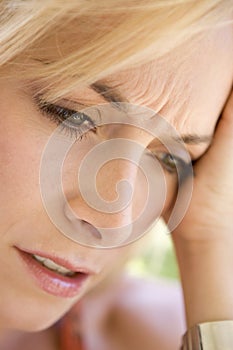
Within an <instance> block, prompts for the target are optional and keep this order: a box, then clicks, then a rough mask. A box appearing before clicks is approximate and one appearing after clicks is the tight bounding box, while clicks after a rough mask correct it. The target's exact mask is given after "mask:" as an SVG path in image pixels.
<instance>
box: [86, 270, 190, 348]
mask: <svg viewBox="0 0 233 350" xmlns="http://www.w3.org/2000/svg"><path fill="white" fill-rule="evenodd" d="M81 313H82V329H83V331H84V333H85V337H86V343H87V344H89V346H88V350H92V349H95V350H100V349H101V350H103V349H105V346H104V344H107V345H106V349H107V348H108V349H109V348H111V349H112V350H113V349H114V350H123V349H127V350H131V349H134V350H137V349H138V350H139V349H140V350H141V349H142V348H143V349H144V350H155V349H159V350H172V349H174V350H175V349H178V348H179V346H180V342H181V336H182V334H183V333H184V330H185V321H184V307H183V301H182V292H181V287H180V285H179V283H177V282H170V281H166V280H154V279H147V278H135V277H130V276H126V275H125V276H121V278H119V279H117V281H115V282H114V283H112V284H111V285H109V286H108V287H105V288H103V289H101V290H99V292H98V293H92V294H90V295H89V296H88V297H86V298H84V299H83V301H82V302H81ZM90 338H92V340H91V339H90ZM94 339H95V341H94ZM109 342H110V343H109ZM92 343H93V347H92V346H91V344H92ZM94 343H95V346H94ZM98 343H101V345H100V347H99V348H98V347H96V346H97V344H98ZM109 346H110V347H109Z"/></svg>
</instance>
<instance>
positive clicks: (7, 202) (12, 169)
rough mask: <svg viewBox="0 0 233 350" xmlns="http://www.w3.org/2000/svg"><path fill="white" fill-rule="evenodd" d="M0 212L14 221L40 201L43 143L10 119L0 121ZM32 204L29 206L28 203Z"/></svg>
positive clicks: (3, 216) (4, 217)
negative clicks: (40, 167) (40, 168)
mask: <svg viewBox="0 0 233 350" xmlns="http://www.w3.org/2000/svg"><path fill="white" fill-rule="evenodd" d="M0 127H1V138H0V163H1V168H0V181H1V194H0V196H1V215H2V218H3V221H2V222H4V221H5V219H6V218H7V217H10V218H11V220H16V218H17V217H18V216H22V215H25V213H29V212H30V210H31V209H32V208H33V206H34V205H35V203H38V201H40V192H39V164H40V156H41V152H42V148H43V144H42V143H40V142H39V140H37V139H36V137H35V135H33V133H32V132H29V130H27V128H26V127H23V125H20V123H17V122H16V123H14V124H13V123H12V122H10V118H9V119H8V120H5V122H4V123H3V122H1V123H0ZM32 204H33V205H32Z"/></svg>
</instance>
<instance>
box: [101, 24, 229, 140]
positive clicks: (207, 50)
mask: <svg viewBox="0 0 233 350" xmlns="http://www.w3.org/2000/svg"><path fill="white" fill-rule="evenodd" d="M231 30H232V28H231V27H230V26H229V27H224V28H221V29H217V30H212V31H210V32H208V35H207V34H206V36H204V37H202V38H200V39H196V40H194V41H193V50H192V51H189V52H187V50H186V47H185V45H183V46H181V47H180V48H178V49H177V50H175V51H173V52H172V53H170V54H169V55H167V56H166V57H163V58H162V59H159V60H152V61H150V62H149V63H146V64H144V65H141V66H139V67H134V68H130V69H127V70H124V71H122V72H118V73H116V74H113V75H111V76H110V77H108V79H107V80H106V81H107V83H109V85H110V86H112V87H114V88H116V89H117V91H119V92H120V93H121V94H122V95H123V96H125V98H126V99H127V100H128V101H129V102H131V103H135V104H140V105H145V106H148V107H150V108H152V109H153V110H155V111H156V112H157V113H159V114H160V115H161V116H162V117H164V118H166V119H167V120H168V121H169V122H170V123H171V124H172V125H173V126H175V128H176V129H177V130H178V131H179V132H182V133H194V132H195V133H197V134H211V133H212V132H213V130H214V127H215V124H216V121H217V119H218V117H219V115H220V112H221V109H222V107H223V104H224V102H225V99H226V97H227V95H228V93H229V90H230V87H231V82H232V76H233V67H232V60H233V42H232V35H231ZM223 37H224V40H223Z"/></svg>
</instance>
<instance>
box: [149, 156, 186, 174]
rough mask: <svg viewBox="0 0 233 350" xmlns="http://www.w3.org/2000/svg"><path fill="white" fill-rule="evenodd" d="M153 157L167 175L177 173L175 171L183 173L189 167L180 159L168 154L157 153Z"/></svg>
mask: <svg viewBox="0 0 233 350" xmlns="http://www.w3.org/2000/svg"><path fill="white" fill-rule="evenodd" d="M155 157H156V158H157V159H158V160H159V161H160V163H162V166H163V167H164V168H165V169H166V170H167V171H168V172H169V173H177V171H181V172H185V169H186V168H187V167H188V166H190V164H189V163H187V162H185V161H184V160H183V159H182V158H180V157H178V156H175V155H173V154H170V153H166V152H157V153H156V154H155Z"/></svg>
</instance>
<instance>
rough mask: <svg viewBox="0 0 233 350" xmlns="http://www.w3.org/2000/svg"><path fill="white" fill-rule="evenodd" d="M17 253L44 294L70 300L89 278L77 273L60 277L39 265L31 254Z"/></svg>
mask: <svg viewBox="0 0 233 350" xmlns="http://www.w3.org/2000/svg"><path fill="white" fill-rule="evenodd" d="M17 251H18V253H19V255H20V257H21V259H22V260H23V262H24V263H25V265H26V267H27V269H28V271H29V274H30V275H31V276H32V278H33V279H34V280H35V281H36V283H37V285H38V286H39V287H40V288H41V289H42V290H44V291H45V292H47V293H49V294H52V295H55V296H57V297H62V298H72V297H75V296H77V295H78V294H79V293H80V292H81V289H82V287H83V285H84V283H85V282H86V281H87V279H88V277H89V275H88V274H85V273H78V274H77V276H74V277H65V276H62V275H60V274H58V273H56V272H55V271H51V270H49V269H47V268H46V267H45V266H43V265H41V264H40V263H39V262H38V261H37V260H35V259H34V258H33V257H32V255H31V254H28V253H25V252H23V251H22V250H18V249H17Z"/></svg>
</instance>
